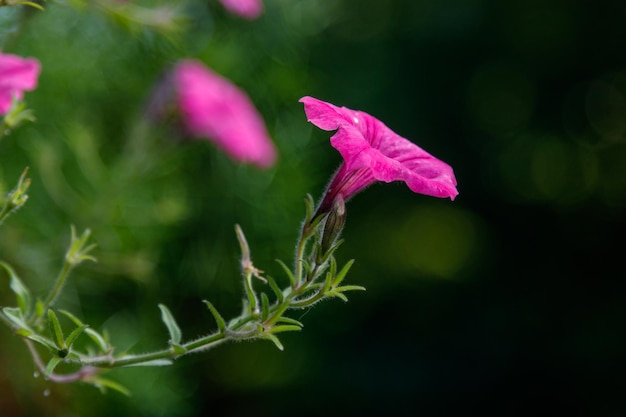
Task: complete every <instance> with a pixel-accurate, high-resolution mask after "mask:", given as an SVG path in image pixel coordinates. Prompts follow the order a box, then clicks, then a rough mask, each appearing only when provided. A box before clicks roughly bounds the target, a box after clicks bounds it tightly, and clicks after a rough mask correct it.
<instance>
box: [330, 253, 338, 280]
mask: <svg viewBox="0 0 626 417" xmlns="http://www.w3.org/2000/svg"><path fill="white" fill-rule="evenodd" d="M328 265H329V266H328V273H329V274H330V275H331V276H332V277H334V276H335V275H337V260H336V259H335V257H334V256H331V257H330V262H329V264H328Z"/></svg>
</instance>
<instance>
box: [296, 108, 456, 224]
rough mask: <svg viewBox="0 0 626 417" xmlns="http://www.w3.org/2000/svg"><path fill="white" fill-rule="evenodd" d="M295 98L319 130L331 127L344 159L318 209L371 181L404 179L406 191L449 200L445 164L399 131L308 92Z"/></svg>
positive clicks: (451, 184)
mask: <svg viewBox="0 0 626 417" xmlns="http://www.w3.org/2000/svg"><path fill="white" fill-rule="evenodd" d="M300 102H302V103H304V110H305V112H306V115H307V119H308V120H309V121H310V122H311V123H313V124H314V125H315V126H317V127H319V128H320V129H323V130H329V131H330V130H337V132H336V133H335V134H334V135H333V136H332V137H331V139H330V142H331V145H332V146H333V147H334V148H335V149H337V150H338V151H339V153H340V154H341V156H342V157H343V159H344V163H343V164H342V166H341V167H340V168H339V170H338V171H337V173H335V176H334V177H333V179H332V180H331V183H330V184H329V187H328V189H327V192H326V196H325V197H324V198H323V201H322V203H321V204H320V208H319V209H318V212H319V211H320V210H322V211H323V210H325V209H327V207H326V206H329V205H331V204H332V200H333V199H334V197H335V196H336V195H337V194H341V195H342V197H343V198H344V199H345V200H348V199H349V198H350V197H352V196H353V195H354V194H356V193H357V192H359V191H360V190H362V189H363V188H365V187H367V186H368V185H370V184H372V183H374V182H376V181H383V182H392V181H404V182H405V183H406V184H407V185H408V187H409V188H410V189H411V190H412V191H414V192H416V193H420V194H425V195H429V196H433V197H442V198H445V197H449V198H450V199H451V200H454V198H455V197H456V196H457V194H458V191H457V189H456V179H455V177H454V173H453V171H452V168H451V167H450V165H448V164H446V163H445V162H443V161H441V160H439V159H437V158H435V157H434V156H432V155H430V154H429V153H427V152H426V151H424V150H423V149H422V148H420V147H419V146H417V145H416V144H414V143H413V142H411V141H409V140H407V139H405V138H403V137H401V136H399V135H398V134H396V133H395V132H393V131H392V130H391V129H389V128H388V127H387V126H385V124H384V123H382V122H381V121H380V120H378V119H376V118H375V117H373V116H370V115H369V114H367V113H365V112H362V111H355V110H351V109H348V108H346V107H337V106H334V105H332V104H330V103H326V102H324V101H321V100H318V99H315V98H313V97H303V98H302V99H300Z"/></svg>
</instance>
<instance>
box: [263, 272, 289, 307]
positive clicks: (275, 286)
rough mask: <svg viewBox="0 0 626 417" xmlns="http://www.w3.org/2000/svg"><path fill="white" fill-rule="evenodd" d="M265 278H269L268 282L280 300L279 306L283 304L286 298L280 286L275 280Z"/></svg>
mask: <svg viewBox="0 0 626 417" xmlns="http://www.w3.org/2000/svg"><path fill="white" fill-rule="evenodd" d="M265 278H267V282H268V283H269V284H270V288H271V289H272V291H274V294H275V295H276V299H277V300H278V304H282V302H283V300H284V299H285V296H284V295H283V292H282V291H281V289H280V287H279V286H278V284H277V283H276V281H275V280H274V278H272V277H270V276H266V277H265Z"/></svg>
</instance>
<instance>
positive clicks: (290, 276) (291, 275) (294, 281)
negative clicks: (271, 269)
mask: <svg viewBox="0 0 626 417" xmlns="http://www.w3.org/2000/svg"><path fill="white" fill-rule="evenodd" d="M276 262H278V264H279V265H280V266H282V267H283V269H284V270H285V272H286V273H287V276H288V277H289V281H290V282H291V286H292V287H294V286H295V285H296V278H295V277H294V276H293V272H291V270H290V269H289V268H288V267H287V265H285V263H284V262H283V261H281V260H280V259H276Z"/></svg>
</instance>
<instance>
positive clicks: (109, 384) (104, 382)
mask: <svg viewBox="0 0 626 417" xmlns="http://www.w3.org/2000/svg"><path fill="white" fill-rule="evenodd" d="M90 382H91V383H92V384H93V385H94V386H95V387H97V388H99V389H100V391H102V392H103V393H104V392H105V391H106V389H107V388H110V389H112V390H114V391H117V392H119V393H121V394H124V395H126V396H127V397H130V391H129V390H128V388H126V387H124V386H123V385H120V384H118V383H117V382H115V381H111V380H110V379H105V378H100V377H98V378H93V379H91V381H90Z"/></svg>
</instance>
